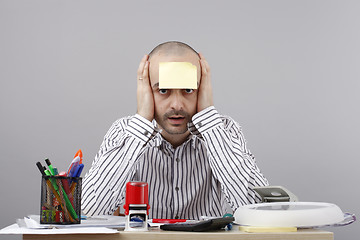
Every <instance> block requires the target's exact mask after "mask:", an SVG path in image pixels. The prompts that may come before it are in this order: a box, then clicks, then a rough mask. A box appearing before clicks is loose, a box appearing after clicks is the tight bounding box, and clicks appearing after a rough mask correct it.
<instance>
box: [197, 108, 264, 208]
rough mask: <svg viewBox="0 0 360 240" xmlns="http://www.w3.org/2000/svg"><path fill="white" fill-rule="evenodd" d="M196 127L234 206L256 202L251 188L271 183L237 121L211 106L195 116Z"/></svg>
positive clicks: (213, 168) (215, 174) (212, 164)
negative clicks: (257, 163)
mask: <svg viewBox="0 0 360 240" xmlns="http://www.w3.org/2000/svg"><path fill="white" fill-rule="evenodd" d="M193 126H194V127H195V128H196V130H197V131H198V134H200V135H201V137H202V138H203V139H204V141H205V142H206V144H205V145H206V148H207V151H208V156H209V163H210V167H211V168H212V170H213V174H214V176H215V177H216V178H217V179H218V180H219V181H220V182H221V184H222V186H223V187H222V189H223V191H224V194H225V196H226V197H227V199H228V200H229V201H230V203H231V205H232V207H233V208H234V209H235V208H237V207H238V206H240V205H244V204H248V203H252V202H255V201H256V199H255V198H256V196H255V192H254V191H253V190H252V188H253V187H254V186H264V185H268V182H267V180H266V178H265V177H264V176H263V175H262V174H261V172H260V170H259V168H258V167H257V165H256V163H255V159H254V158H253V156H252V155H251V153H250V152H249V150H248V149H247V148H246V141H245V138H244V136H243V134H242V132H241V129H240V127H239V126H238V125H237V124H236V122H234V121H233V120H232V119H230V118H222V117H220V115H219V114H218V112H217V111H216V109H215V108H214V107H210V108H207V109H205V110H204V111H202V112H200V113H199V114H197V115H195V116H194V117H193Z"/></svg>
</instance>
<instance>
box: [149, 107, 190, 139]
mask: <svg viewBox="0 0 360 240" xmlns="http://www.w3.org/2000/svg"><path fill="white" fill-rule="evenodd" d="M174 115H175V116H182V117H183V118H184V120H185V121H184V122H185V123H186V124H182V125H171V124H170V123H169V122H168V119H169V117H171V116H174ZM191 117H192V116H190V114H189V113H187V112H185V111H183V110H171V111H169V112H167V113H165V114H164V115H163V116H159V115H158V114H156V113H155V120H156V122H157V124H159V126H160V127H161V128H162V129H163V130H164V131H166V132H167V133H168V134H184V133H186V132H187V131H188V127H187V123H188V122H190V121H191Z"/></svg>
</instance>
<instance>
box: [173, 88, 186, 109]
mask: <svg viewBox="0 0 360 240" xmlns="http://www.w3.org/2000/svg"><path fill="white" fill-rule="evenodd" d="M170 101H171V103H170V104H171V106H170V107H171V108H172V109H175V110H182V109H183V107H184V96H183V95H182V94H181V90H179V89H176V90H173V91H172V94H171V99H170Z"/></svg>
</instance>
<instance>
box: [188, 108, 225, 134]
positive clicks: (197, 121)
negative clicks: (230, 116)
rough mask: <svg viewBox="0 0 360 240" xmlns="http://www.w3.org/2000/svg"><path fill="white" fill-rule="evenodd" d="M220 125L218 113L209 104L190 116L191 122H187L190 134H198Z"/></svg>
mask: <svg viewBox="0 0 360 240" xmlns="http://www.w3.org/2000/svg"><path fill="white" fill-rule="evenodd" d="M221 125H222V120H221V117H220V114H219V113H218V111H217V110H216V109H215V107H214V106H210V107H208V108H205V109H204V110H202V111H201V112H198V113H196V114H195V115H194V116H193V117H192V122H190V123H189V124H188V129H189V131H190V132H191V133H192V134H194V135H199V134H201V133H205V132H207V131H209V130H211V129H213V128H216V127H219V126H221Z"/></svg>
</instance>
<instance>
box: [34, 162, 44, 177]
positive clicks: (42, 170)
mask: <svg viewBox="0 0 360 240" xmlns="http://www.w3.org/2000/svg"><path fill="white" fill-rule="evenodd" d="M36 166H37V167H38V168H39V171H40V172H41V175H43V176H46V174H45V172H44V166H43V165H41V163H40V162H37V163H36Z"/></svg>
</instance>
